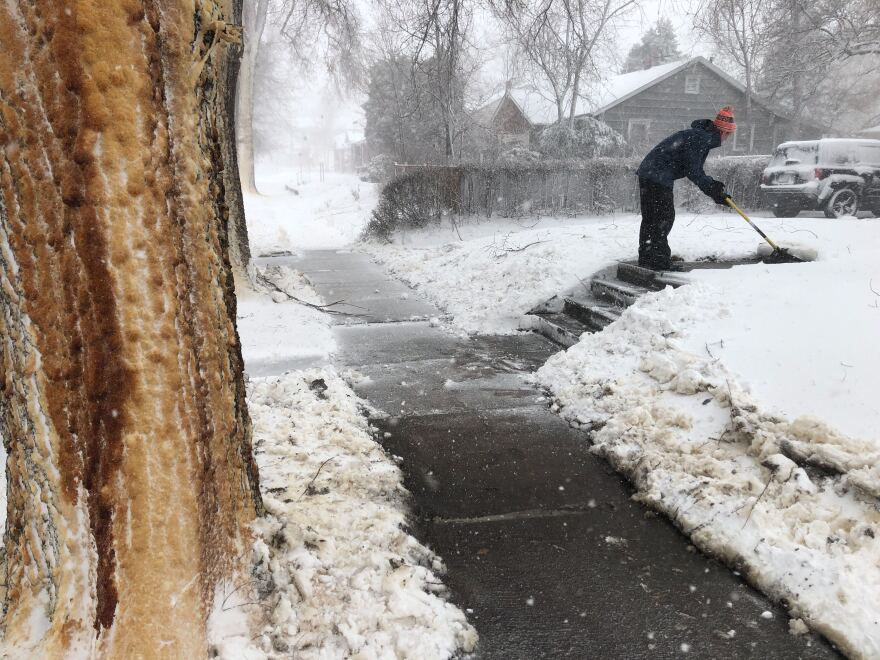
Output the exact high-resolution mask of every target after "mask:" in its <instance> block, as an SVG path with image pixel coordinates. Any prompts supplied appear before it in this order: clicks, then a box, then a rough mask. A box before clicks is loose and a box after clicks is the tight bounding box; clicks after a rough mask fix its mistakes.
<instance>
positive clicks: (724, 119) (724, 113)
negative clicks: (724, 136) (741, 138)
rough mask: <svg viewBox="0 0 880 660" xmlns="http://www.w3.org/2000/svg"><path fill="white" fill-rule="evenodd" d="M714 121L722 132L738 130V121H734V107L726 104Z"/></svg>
mask: <svg viewBox="0 0 880 660" xmlns="http://www.w3.org/2000/svg"><path fill="white" fill-rule="evenodd" d="M712 123H713V124H715V127H716V128H717V129H718V130H719V131H721V132H722V133H733V132H734V131H735V130H736V122H735V121H733V108H731V107H730V106H729V105H725V106H724V107H723V108H721V110H719V111H718V116H717V117H715V119H714V121H713V122H712Z"/></svg>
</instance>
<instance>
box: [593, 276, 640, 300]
mask: <svg viewBox="0 0 880 660" xmlns="http://www.w3.org/2000/svg"><path fill="white" fill-rule="evenodd" d="M590 291H591V292H592V294H593V295H594V296H596V297H597V298H598V299H599V300H602V301H605V302H609V303H611V304H613V305H616V306H617V307H629V306H630V305H632V304H633V303H634V302H635V301H636V300H638V298H639V296H641V295H642V294H643V293H646V292H647V291H648V289H646V288H645V287H642V286H639V287H636V286H632V285H630V284H623V283H621V282H617V281H614V280H602V279H594V280H593V281H592V282H591V283H590Z"/></svg>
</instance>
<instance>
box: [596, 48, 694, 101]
mask: <svg viewBox="0 0 880 660" xmlns="http://www.w3.org/2000/svg"><path fill="white" fill-rule="evenodd" d="M697 59H703V58H696V57H695V58H693V59H688V60H676V61H675V62H669V63H667V64H659V65H657V66H652V67H651V68H650V69H643V70H641V71H632V72H630V73H624V74H621V75H619V76H613V77H611V78H608V79H607V80H605V81H603V82H601V83H599V84H598V85H596V87H595V90H594V93H593V95H592V98H591V99H588V107H589V113H590V114H593V115H599V114H602V113H603V112H605V111H606V110H609V109H611V108H613V107H614V106H615V105H617V104H619V103H622V102H623V101H625V100H626V99H628V98H630V97H631V96H635V95H636V94H638V93H639V92H641V91H642V90H644V89H647V88H648V87H650V86H651V85H654V84H656V83H658V82H660V81H661V80H664V79H665V78H668V77H669V76H672V75H675V74H676V73H678V72H679V71H681V70H682V69H683V68H685V67H686V66H687V65H688V64H689V63H690V62H692V61H694V60H697Z"/></svg>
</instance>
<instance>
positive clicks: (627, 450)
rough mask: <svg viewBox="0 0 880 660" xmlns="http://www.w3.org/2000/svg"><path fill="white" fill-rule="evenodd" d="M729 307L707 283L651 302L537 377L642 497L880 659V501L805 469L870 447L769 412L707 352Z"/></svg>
mask: <svg viewBox="0 0 880 660" xmlns="http://www.w3.org/2000/svg"><path fill="white" fill-rule="evenodd" d="M720 300H721V296H720V291H719V290H718V288H717V287H714V286H711V285H707V284H702V283H699V284H694V285H691V286H686V287H682V288H680V289H678V290H672V289H667V290H666V291H662V292H659V293H657V294H652V295H648V296H645V297H643V298H642V299H640V300H639V301H638V302H637V303H636V304H635V305H634V306H633V307H630V308H629V309H628V310H627V311H626V312H625V313H624V314H623V316H622V317H621V318H620V320H619V321H617V322H616V323H614V324H612V325H611V326H609V327H608V328H606V329H605V331H603V332H601V333H598V334H594V335H584V337H583V338H582V339H581V342H580V343H579V344H577V345H576V346H574V347H572V348H571V349H569V350H568V351H566V352H564V353H559V354H557V355H556V356H554V357H552V358H551V359H550V360H549V361H548V362H547V364H546V365H545V366H544V367H543V368H542V369H541V370H539V372H538V374H537V378H538V379H539V381H540V383H542V384H543V385H544V386H546V387H549V388H550V389H551V390H552V391H553V393H554V396H555V400H556V405H557V406H558V407H559V408H560V412H561V414H563V415H564V416H565V417H566V418H568V419H569V420H570V421H571V422H572V423H574V424H577V425H583V426H585V427H587V428H591V429H593V430H594V433H593V441H594V451H595V452H596V453H598V454H600V455H602V456H604V457H605V458H607V459H608V460H609V461H610V462H611V463H612V464H613V465H614V466H615V468H616V469H618V470H620V471H621V472H623V473H624V474H625V475H626V476H627V477H628V478H630V479H631V480H632V481H633V483H634V484H635V486H636V489H637V494H636V497H637V498H638V499H639V500H641V501H643V502H645V503H646V504H648V505H650V506H652V507H654V508H656V509H658V510H660V511H662V512H663V513H665V514H666V515H668V516H669V517H670V518H671V519H672V520H673V521H674V522H675V524H676V525H678V526H679V527H680V528H681V529H682V530H683V531H684V532H685V533H686V534H688V535H689V536H690V537H691V538H692V539H693V541H694V543H695V544H696V545H698V546H699V547H701V548H702V549H704V550H706V551H707V552H710V553H713V554H716V555H718V556H720V557H722V558H724V559H726V560H727V561H728V562H730V563H731V564H733V565H734V566H736V567H738V569H739V570H741V571H742V572H743V573H744V574H745V575H746V576H747V577H748V578H749V579H750V580H751V581H752V582H753V583H754V584H755V585H756V586H758V587H759V588H760V589H762V590H763V591H764V592H765V593H767V594H769V595H770V596H772V597H774V598H777V599H780V600H784V602H786V603H787V605H788V607H789V608H790V611H791V614H792V617H793V618H798V619H803V621H805V622H806V623H807V624H809V625H810V626H811V627H813V628H815V629H816V630H818V631H819V632H821V633H823V634H825V635H826V636H827V637H828V638H829V639H831V640H832V641H833V642H835V643H836V644H837V645H838V646H839V647H840V648H841V649H842V650H843V651H844V652H846V653H847V654H850V655H853V656H856V657H878V656H880V625H878V622H880V590H878V589H880V541H878V540H877V538H876V536H877V534H878V533H880V512H878V510H877V508H876V501H875V500H874V499H873V498H866V497H864V496H863V495H862V494H861V493H860V492H859V490H858V489H857V488H854V486H856V485H858V484H859V480H857V479H856V480H853V479H852V478H851V477H849V476H846V475H844V476H840V475H837V476H827V475H826V476H823V474H822V473H819V472H817V471H815V470H812V469H807V470H805V469H804V467H803V466H804V465H806V463H805V461H804V457H805V456H807V455H810V453H811V452H815V451H824V452H825V455H830V456H834V455H836V453H838V452H839V453H840V454H845V455H848V456H854V455H856V454H857V453H858V452H859V451H861V450H865V448H866V447H867V445H866V444H865V441H863V440H857V439H854V438H849V437H846V436H844V435H843V434H841V433H839V432H834V431H832V430H830V429H829V428H828V427H827V426H826V425H824V424H823V423H822V422H820V421H818V420H816V419H810V418H798V419H795V420H794V421H792V422H789V421H787V420H786V419H784V418H782V417H780V416H777V415H771V414H768V413H766V412H764V411H762V409H761V406H760V405H759V401H758V400H756V399H755V398H754V397H753V396H752V395H751V394H750V393H749V392H748V391H747V390H746V389H745V388H744V387H743V386H741V385H740V384H739V382H738V381H737V380H736V378H735V377H734V376H733V375H732V374H731V373H730V372H729V371H728V369H727V368H726V367H725V366H724V364H723V363H722V362H721V361H720V360H718V359H717V357H714V354H710V353H711V352H712V348H713V347H712V346H711V345H709V344H706V346H705V347H703V346H700V349H701V350H697V348H696V347H695V346H694V345H693V344H694V343H695V341H696V340H695V337H699V338H700V339H701V340H702V334H701V333H702V330H703V328H704V327H705V326H706V325H707V324H709V323H711V322H713V321H718V320H719V319H720V320H724V319H729V318H730V309H729V308H727V307H726V306H725V305H723V304H719V301H720ZM804 373H805V370H804V369H803V368H802V369H801V371H800V372H798V373H792V374H791V376H790V378H789V380H788V382H787V384H788V386H789V387H795V388H796V387H797V383H798V381H799V379H801V378H803V375H804ZM874 391H876V390H874ZM792 459H794V460H792ZM801 625H802V624H794V625H793V630H799V629H800V627H801Z"/></svg>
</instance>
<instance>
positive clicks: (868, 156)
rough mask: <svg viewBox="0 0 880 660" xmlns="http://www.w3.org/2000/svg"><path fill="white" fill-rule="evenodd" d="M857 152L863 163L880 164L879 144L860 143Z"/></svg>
mask: <svg viewBox="0 0 880 660" xmlns="http://www.w3.org/2000/svg"><path fill="white" fill-rule="evenodd" d="M858 154H859V162H860V163H862V164H863V165H877V166H880V144H860V145H859V149H858Z"/></svg>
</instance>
